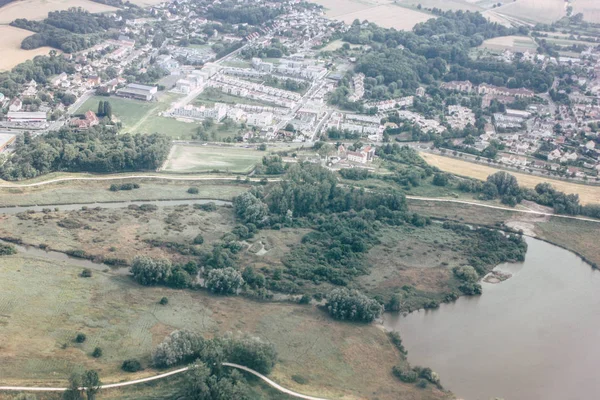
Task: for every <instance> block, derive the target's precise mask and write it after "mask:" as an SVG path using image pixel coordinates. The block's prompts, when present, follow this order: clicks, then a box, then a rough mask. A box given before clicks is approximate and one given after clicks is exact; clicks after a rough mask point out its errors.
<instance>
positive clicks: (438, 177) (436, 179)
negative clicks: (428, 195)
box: [433, 172, 449, 186]
mask: <svg viewBox="0 0 600 400" xmlns="http://www.w3.org/2000/svg"><path fill="white" fill-rule="evenodd" d="M448 180H449V179H448V174H445V173H443V172H438V173H437V174H435V175H434V176H433V184H434V185H435V186H447V185H448Z"/></svg>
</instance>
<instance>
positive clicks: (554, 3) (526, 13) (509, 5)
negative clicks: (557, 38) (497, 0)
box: [494, 0, 597, 23]
mask: <svg viewBox="0 0 600 400" xmlns="http://www.w3.org/2000/svg"><path fill="white" fill-rule="evenodd" d="M577 1H580V0H576V1H575V2H577ZM591 1H592V2H595V1H597V0H591ZM566 4H568V3H566V2H565V1H564V0H516V1H514V2H506V3H504V5H502V6H501V7H497V8H495V9H494V11H496V12H497V13H498V14H506V15H509V16H511V17H515V18H519V19H523V20H525V21H531V22H544V23H550V22H553V21H556V20H558V19H560V18H562V17H564V16H565V15H566V14H567V13H566V9H565V7H566V6H565V5H566Z"/></svg>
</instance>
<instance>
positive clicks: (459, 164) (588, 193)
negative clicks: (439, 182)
mask: <svg viewBox="0 0 600 400" xmlns="http://www.w3.org/2000/svg"><path fill="white" fill-rule="evenodd" d="M420 154H421V156H422V157H423V158H424V159H425V160H426V161H427V162H428V163H429V164H430V165H433V166H435V167H438V168H439V169H441V170H443V171H447V172H450V173H453V174H456V175H461V176H467V177H470V178H475V179H480V180H486V179H487V177H488V176H489V175H491V174H493V173H495V172H498V171H501V170H500V169H498V168H493V167H488V166H486V165H481V164H476V163H471V162H468V161H462V160H457V159H455V158H450V157H444V156H440V155H436V154H430V153H420ZM508 172H509V173H510V174H511V175H514V176H515V177H516V178H517V180H518V181H519V184H520V185H522V186H525V187H528V188H534V187H535V185H537V184H538V183H541V182H547V183H550V184H551V185H552V186H554V187H555V188H556V189H558V190H560V191H562V192H565V193H576V194H578V195H579V199H580V200H581V203H582V204H594V203H595V204H597V203H600V186H592V185H583V184H578V183H571V182H564V181H560V180H556V179H550V178H545V177H542V176H536V175H528V174H521V173H518V172H513V171H508Z"/></svg>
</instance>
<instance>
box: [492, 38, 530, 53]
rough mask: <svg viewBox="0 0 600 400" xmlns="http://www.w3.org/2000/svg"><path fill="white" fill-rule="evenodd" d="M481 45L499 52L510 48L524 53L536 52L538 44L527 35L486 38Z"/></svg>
mask: <svg viewBox="0 0 600 400" xmlns="http://www.w3.org/2000/svg"><path fill="white" fill-rule="evenodd" d="M480 47H482V48H485V49H489V50H494V51H499V52H502V51H504V50H510V51H513V52H517V51H519V52H522V53H524V52H526V51H529V52H535V51H536V49H537V44H536V43H535V41H534V40H533V39H532V38H530V37H527V36H500V37H497V38H493V39H488V40H486V41H485V42H483V44H482V45H481V46H480Z"/></svg>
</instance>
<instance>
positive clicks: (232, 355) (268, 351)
mask: <svg viewBox="0 0 600 400" xmlns="http://www.w3.org/2000/svg"><path fill="white" fill-rule="evenodd" d="M229 347H230V348H229V351H228V352H229V360H230V362H232V363H236V364H240V365H244V366H246V367H248V368H251V369H253V370H255V371H258V372H260V373H261V374H265V375H267V374H268V373H269V372H271V370H272V369H273V367H274V366H275V362H276V361H277V351H276V350H275V346H273V345H272V344H271V343H267V342H263V341H262V340H260V339H259V338H256V337H250V336H244V337H242V338H241V339H237V340H235V339H234V340H231V344H230V346H229Z"/></svg>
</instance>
